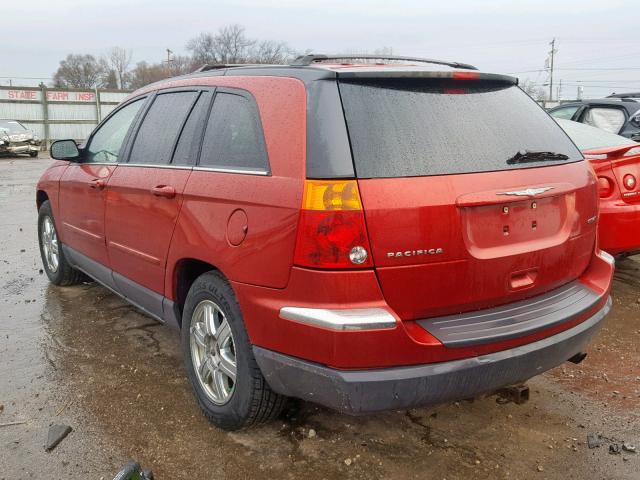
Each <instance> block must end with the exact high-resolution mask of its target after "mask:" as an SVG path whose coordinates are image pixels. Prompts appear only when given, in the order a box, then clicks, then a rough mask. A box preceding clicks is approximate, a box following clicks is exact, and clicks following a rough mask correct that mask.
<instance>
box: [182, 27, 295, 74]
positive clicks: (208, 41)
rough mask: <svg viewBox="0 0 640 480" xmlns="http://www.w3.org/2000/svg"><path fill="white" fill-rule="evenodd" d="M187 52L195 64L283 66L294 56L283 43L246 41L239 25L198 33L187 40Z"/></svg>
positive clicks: (247, 39) (243, 30)
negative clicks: (279, 64)
mask: <svg viewBox="0 0 640 480" xmlns="http://www.w3.org/2000/svg"><path fill="white" fill-rule="evenodd" d="M187 50H188V51H189V52H190V53H191V57H192V58H193V61H194V63H196V64H199V65H203V64H205V63H208V64H220V63H285V62H287V61H288V60H289V59H290V58H291V57H292V56H293V55H294V52H293V50H292V49H291V48H289V46H288V45H287V44H286V43H284V42H274V41H269V40H267V41H261V42H258V41H256V40H254V39H251V38H248V37H247V35H246V34H245V29H244V27H243V26H241V25H237V24H236V25H228V26H225V27H222V28H220V30H218V32H217V33H216V34H212V33H206V32H205V33H200V34H199V35H197V36H196V37H194V38H192V39H191V40H189V42H188V43H187Z"/></svg>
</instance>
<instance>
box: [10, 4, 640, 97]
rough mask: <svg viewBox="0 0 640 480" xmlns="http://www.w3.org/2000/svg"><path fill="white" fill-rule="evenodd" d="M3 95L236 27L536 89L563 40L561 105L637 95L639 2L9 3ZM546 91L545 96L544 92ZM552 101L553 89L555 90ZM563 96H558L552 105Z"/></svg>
mask: <svg viewBox="0 0 640 480" xmlns="http://www.w3.org/2000/svg"><path fill="white" fill-rule="evenodd" d="M2 3H3V5H2V9H1V11H2V27H0V76H2V77H3V78H0V85H6V84H8V80H9V79H8V78H5V77H12V81H13V84H14V85H16V84H27V83H26V82H29V84H33V83H34V82H35V83H38V82H39V81H40V80H39V79H29V80H27V79H24V78H19V77H44V78H43V80H44V81H45V82H46V81H48V80H49V79H50V77H51V76H52V74H53V72H54V71H55V70H56V68H57V66H58V63H59V61H60V60H61V59H62V58H64V57H65V56H66V55H67V54H68V53H91V54H93V55H96V56H99V55H101V54H103V53H104V52H105V51H106V50H107V49H108V48H109V47H112V46H122V47H126V48H128V49H131V50H132V51H133V58H134V61H140V60H147V61H149V62H157V61H161V60H162V59H163V58H165V57H164V56H165V55H166V53H165V49H166V48H170V49H172V50H173V51H174V52H176V53H184V46H185V43H186V42H187V40H188V39H189V38H191V37H192V36H194V35H196V34H197V33H199V32H202V31H212V32H215V31H216V30H217V29H218V28H220V27H221V26H224V25H229V24H233V23H239V24H241V25H243V26H244V27H245V28H246V32H247V35H248V36H249V37H252V38H256V39H260V40H279V41H285V42H287V43H288V44H289V45H290V46H291V47H292V48H294V49H296V50H300V51H303V50H306V49H312V50H313V51H315V52H325V53H326V52H329V53H334V52H345V51H358V52H360V51H362V52H364V51H367V50H369V51H370V50H374V49H376V48H381V47H391V48H392V49H393V52H394V53H395V54H405V55H418V56H426V57H431V58H442V59H447V60H456V61H461V62H467V63H472V64H475V65H477V66H478V67H479V68H480V70H483V71H489V72H498V73H513V74H517V75H518V76H519V77H521V78H529V79H530V80H532V81H535V82H537V83H538V84H541V85H542V84H544V83H546V82H547V73H546V71H543V69H544V66H545V59H546V57H547V54H548V51H549V49H550V46H549V42H550V41H551V40H552V38H554V37H555V38H556V48H557V50H558V53H557V55H556V62H555V65H556V67H557V69H558V70H557V72H556V75H555V80H556V81H558V80H560V79H561V80H562V97H563V98H575V96H576V90H577V87H578V85H584V91H585V96H587V97H598V96H605V95H607V94H609V93H611V92H621V91H634V90H635V91H640V36H639V30H638V26H639V25H640V5H639V4H638V0H635V1H623V0H598V1H593V0H581V1H574V0H556V1H536V2H533V1H526V2H525V1H515V0H512V1H501V0H484V1H474V0H449V1H446V2H442V1H438V2H430V1H419V0H416V1H397V2H394V1H390V0H387V1H359V0H318V1H313V2H311V1H303V0H297V1H294V0H277V1H271V2H269V1H258V0H253V1H252V0H237V1H230V0H222V1H220V0H219V1H215V0H182V1H176V0H173V1H165V0H129V1H124V0H110V1H105V0H100V1H94V0H82V1H81V0H54V1H52V0H29V1H17V0H13V1H11V0H7V1H3V2H2ZM546 88H548V87H546ZM554 90H555V88H554ZM555 96H556V92H554V97H555Z"/></svg>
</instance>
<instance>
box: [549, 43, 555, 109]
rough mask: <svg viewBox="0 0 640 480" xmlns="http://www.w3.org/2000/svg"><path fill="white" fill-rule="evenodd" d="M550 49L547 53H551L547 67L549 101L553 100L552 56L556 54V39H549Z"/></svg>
mask: <svg viewBox="0 0 640 480" xmlns="http://www.w3.org/2000/svg"><path fill="white" fill-rule="evenodd" d="M549 45H551V51H550V52H549V55H551V68H550V69H549V101H552V100H553V57H554V55H555V54H556V39H555V38H554V39H553V40H551V43H550V44H549Z"/></svg>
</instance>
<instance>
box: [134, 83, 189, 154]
mask: <svg viewBox="0 0 640 480" xmlns="http://www.w3.org/2000/svg"><path fill="white" fill-rule="evenodd" d="M197 95H198V92H175V93H162V94H159V95H158V96H157V97H156V98H155V100H154V101H153V105H151V107H150V108H149V111H148V112H147V114H146V115H145V117H144V120H143V121H142V125H141V126H140V128H139V130H138V134H137V135H136V139H135V141H134V143H133V147H132V148H131V154H130V155H129V163H148V164H152V165H166V164H168V163H169V162H170V161H171V155H172V154H173V147H174V146H175V144H176V140H177V139H178V134H179V133H180V129H181V128H182V125H183V124H184V120H185V118H186V116H187V113H188V112H189V110H190V109H191V106H192V105H193V102H194V101H195V99H196V96H197Z"/></svg>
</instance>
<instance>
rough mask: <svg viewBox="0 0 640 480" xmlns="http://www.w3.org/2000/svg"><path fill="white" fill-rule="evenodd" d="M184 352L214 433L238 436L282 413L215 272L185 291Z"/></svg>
mask: <svg viewBox="0 0 640 480" xmlns="http://www.w3.org/2000/svg"><path fill="white" fill-rule="evenodd" d="M182 350H183V354H184V361H185V367H186V369H187V374H188V376H189V380H190V381H191V385H192V387H193V390H194V392H195V394H196V398H197V399H198V404H199V405H200V408H201V410H202V412H203V414H204V415H205V417H207V418H208V419H209V421H210V422H212V423H213V424H214V425H216V426H217V427H219V428H222V429H224V430H238V429H241V428H244V427H249V426H252V425H256V424H259V423H263V422H267V421H269V420H271V419H273V418H275V417H276V416H277V415H278V414H279V413H280V412H281V411H282V409H283V407H284V405H285V402H286V397H283V396H281V395H278V394H277V393H275V392H273V391H272V390H271V388H269V385H268V384H267V382H266V380H265V379H264V377H263V376H262V372H261V371H260V368H259V367H258V364H257V363H256V360H255V358H254V356H253V351H252V349H251V344H250V342H249V337H248V335H247V332H246V330H245V327H244V321H243V319H242V313H241V312H240V307H239V305H238V302H237V301H236V298H235V295H234V293H233V290H232V289H231V286H230V285H229V283H228V282H227V281H226V280H225V279H224V277H223V276H222V275H220V274H219V273H218V272H213V271H212V272H208V273H205V274H203V275H201V276H200V277H198V278H197V279H196V281H195V282H194V283H193V285H192V286H191V288H190V289H189V293H188V295H187V300H186V302H185V307H184V311H183V315H182Z"/></svg>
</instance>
